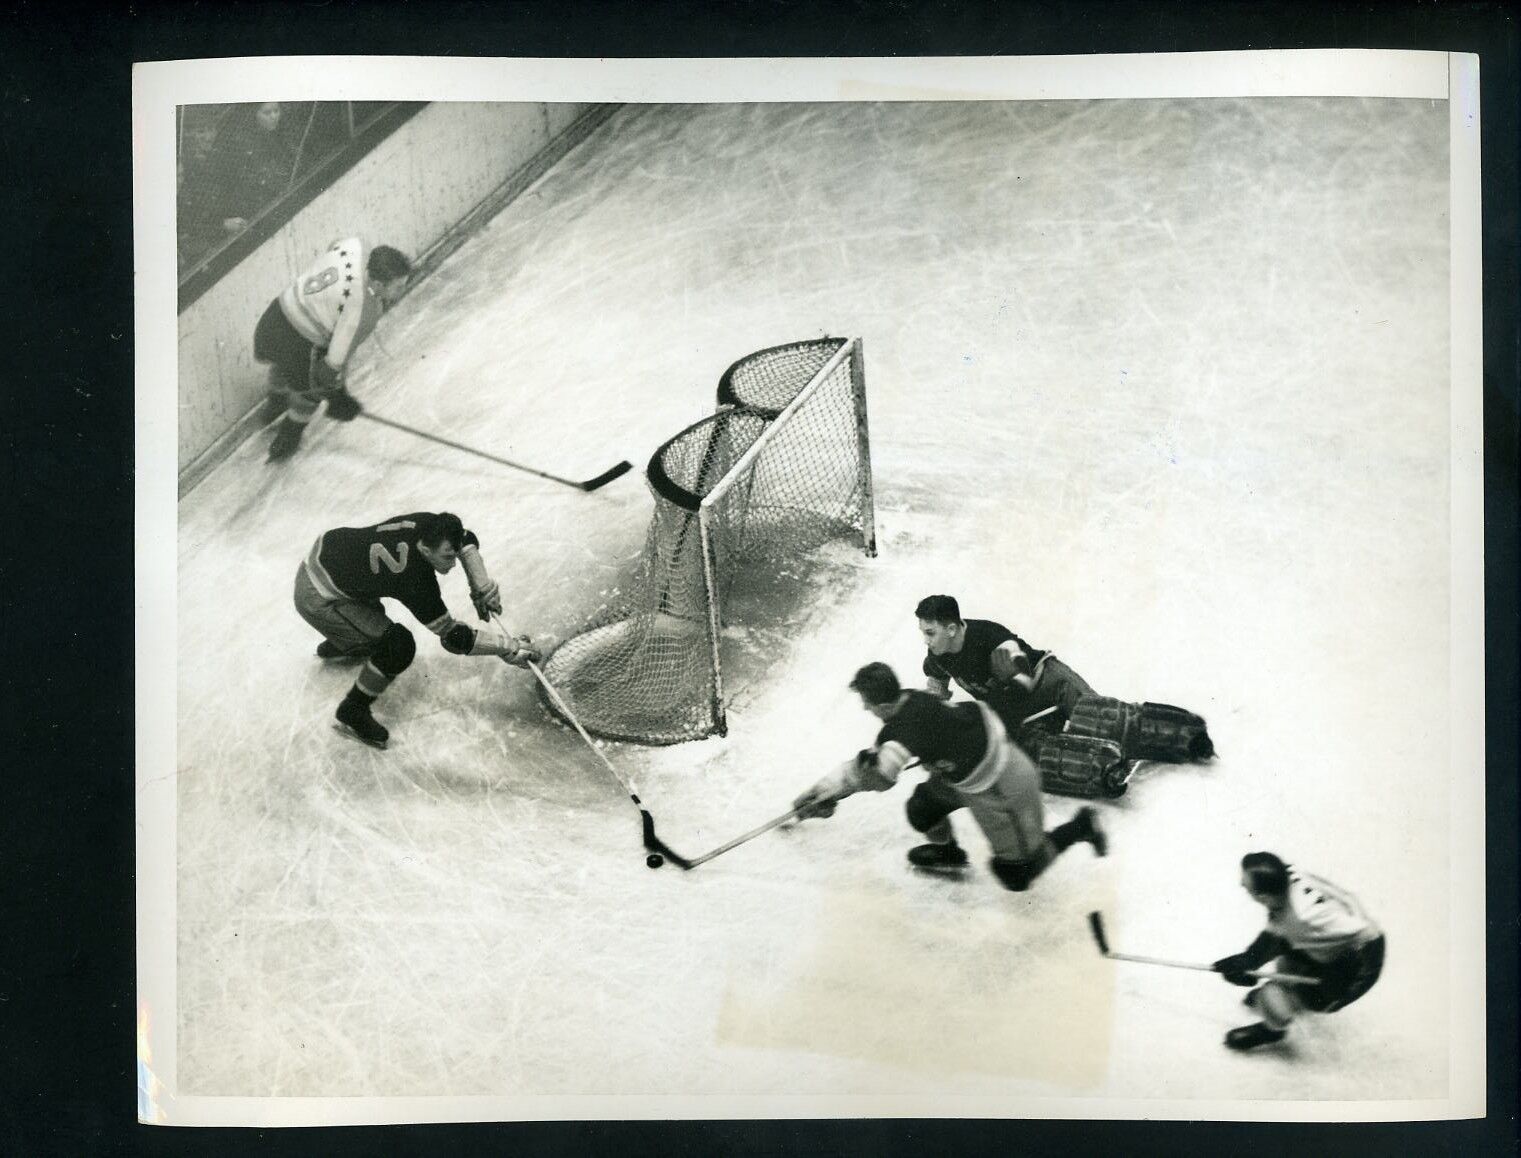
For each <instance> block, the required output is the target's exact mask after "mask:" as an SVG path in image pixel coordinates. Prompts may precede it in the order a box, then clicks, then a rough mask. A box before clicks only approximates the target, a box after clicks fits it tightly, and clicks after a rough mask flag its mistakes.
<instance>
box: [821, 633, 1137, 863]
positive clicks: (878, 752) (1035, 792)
mask: <svg viewBox="0 0 1521 1158" xmlns="http://www.w3.org/2000/svg"><path fill="white" fill-rule="evenodd" d="M850 686H851V688H852V689H854V690H855V691H856V692H857V693H858V694H859V695H860V697H861V702H862V704H864V705H865V707H866V710H867V711H869V712H871V713H872V715H874V716H876V717H877V718H878V719H879V720H881V721H882V730H881V731H880V732H878V733H877V741H876V744H875V745H873V746H872V747H870V748H866V749H863V750H862V751H861V752H859V753H857V755H856V756H855V757H854V758H853V759H850V760H847V761H845V763H844V764H842V765H841V766H840V767H839V768H837V769H835V770H834V771H833V772H831V773H830V774H829V775H827V776H825V777H824V778H823V779H822V780H820V781H819V782H818V783H817V784H815V785H814V786H813V787H812V788H810V789H808V791H806V792H804V793H803V794H802V795H801V796H799V797H798V798H797V800H796V801H794V802H793V804H794V807H795V808H796V809H797V810H798V816H799V819H806V818H807V817H810V816H830V815H832V814H833V813H834V810H835V805H836V803H837V802H838V801H840V800H842V799H843V798H845V797H846V796H849V795H850V794H851V793H853V792H858V791H861V790H863V789H864V790H867V791H871V792H882V791H884V790H886V789H888V788H891V787H892V786H893V785H894V784H896V783H897V781H898V777H899V775H901V774H902V772H903V770H904V769H905V768H907V767H909V765H910V763H911V762H912V761H914V760H917V761H919V762H920V763H921V764H923V765H924V767H925V768H926V769H927V770H928V772H929V778H928V779H927V780H925V781H924V783H922V784H920V785H919V787H917V788H916V789H915V790H914V793H913V795H912V796H910V797H909V799H908V822H909V824H910V825H912V826H913V827H914V828H915V829H916V830H917V831H919V832H922V833H923V834H924V835H925V836H927V837H929V843H928V844H922V845H919V846H917V847H915V848H913V849H910V850H909V854H908V859H909V861H910V862H911V863H913V864H914V865H916V866H917V867H920V868H959V867H960V866H962V865H964V864H966V862H967V855H966V851H965V850H964V849H962V847H961V846H960V845H959V844H957V843H956V838H955V834H954V833H953V832H952V830H951V822H950V819H949V813H950V812H952V811H954V810H955V809H957V808H961V807H966V808H968V809H970V810H971V813H972V816H973V818H974V819H975V820H976V821H977V825H978V827H979V828H981V829H982V831H983V834H984V835H985V836H986V837H987V839H988V843H989V844H990V845H991V846H992V848H993V859H992V861H991V862H990V866H991V868H992V870H993V872H994V874H995V875H996V876H997V877H998V879H999V881H1001V882H1002V883H1003V886H1004V887H1005V888H1007V889H1013V890H1014V891H1015V892H1023V891H1024V890H1025V889H1027V888H1029V887H1030V885H1031V884H1032V883H1033V882H1034V880H1035V878H1036V877H1038V876H1040V874H1041V873H1042V872H1044V871H1045V870H1046V868H1047V866H1048V865H1050V863H1051V862H1052V861H1053V860H1055V859H1056V858H1057V857H1058V856H1059V855H1061V853H1062V852H1063V850H1065V849H1066V848H1068V847H1069V846H1071V845H1073V844H1075V843H1077V842H1078V841H1086V842H1087V843H1088V844H1091V845H1092V846H1093V850H1094V852H1096V853H1097V854H1098V855H1099V856H1103V855H1104V854H1105V852H1106V851H1107V849H1108V841H1107V840H1106V838H1105V836H1104V832H1103V830H1102V829H1101V828H1100V827H1099V824H1098V817H1097V816H1096V814H1095V813H1094V811H1093V809H1091V808H1086V807H1085V808H1080V809H1078V811H1077V814H1076V815H1075V816H1074V817H1073V818H1072V819H1071V820H1069V821H1067V823H1065V824H1062V825H1059V826H1058V827H1056V828H1054V829H1052V830H1051V831H1050V832H1046V831H1045V830H1044V823H1045V820H1044V816H1045V813H1044V804H1043V801H1042V798H1041V791H1040V773H1039V771H1038V770H1037V769H1036V767H1035V765H1034V764H1032V763H1031V762H1030V758H1029V757H1028V756H1026V755H1025V754H1024V753H1023V752H1022V751H1020V750H1019V748H1017V747H1016V746H1015V745H1013V744H1011V743H1010V742H1009V739H1008V737H1007V735H1005V733H1004V728H1003V724H1002V723H1001V722H1000V721H999V719H998V716H997V715H996V714H994V713H993V712H992V711H991V710H990V709H989V708H988V706H987V705H985V704H981V703H964V702H963V703H960V704H954V705H951V704H945V703H942V702H941V701H940V700H938V699H936V698H935V697H934V696H931V695H929V694H928V693H926V692H919V691H905V690H904V689H903V688H902V686H901V685H900V684H899V683H898V677H897V675H896V674H894V672H893V670H892V668H890V667H888V666H887V665H886V664H885V663H869V664H867V665H866V666H865V667H863V668H861V670H860V671H858V672H856V674H855V678H854V679H853V680H851V682H850Z"/></svg>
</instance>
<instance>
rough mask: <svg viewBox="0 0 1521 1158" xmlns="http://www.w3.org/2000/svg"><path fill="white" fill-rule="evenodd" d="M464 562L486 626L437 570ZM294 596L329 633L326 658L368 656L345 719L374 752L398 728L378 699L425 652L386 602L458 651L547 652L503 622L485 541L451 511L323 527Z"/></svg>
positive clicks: (508, 657)
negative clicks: (454, 597)
mask: <svg viewBox="0 0 1521 1158" xmlns="http://www.w3.org/2000/svg"><path fill="white" fill-rule="evenodd" d="M456 562H459V563H461V564H463V566H464V569H465V578H466V579H467V580H468V582H469V584H470V601H471V603H473V604H474V605H475V610H476V614H477V615H479V616H480V617H481V619H483V620H485V621H486V622H485V623H484V624H483V625H482V626H480V627H471V626H469V625H468V624H464V623H460V622H459V621H458V620H456V619H455V618H454V617H453V616H452V615H450V614H449V609H448V608H447V607H445V606H444V600H443V596H442V595H441V594H440V592H439V588H438V576H439V575H446V574H448V573H449V572H450V571H452V570H453V569H454V564H455V563H456ZM294 598H295V603H296V611H297V613H298V614H299V615H300V616H301V618H302V619H304V620H306V622H307V623H309V624H311V625H312V626H313V627H314V628H316V629H317V630H318V631H319V632H321V634H322V642H321V643H319V644H318V645H317V655H318V656H319V657H321V658H322V659H343V658H352V659H363V660H364V666H363V667H362V668H360V670H359V675H358V677H357V678H356V679H355V680H354V686H353V687H351V688H350V689H349V692H348V695H346V696H345V697H344V698H343V702H342V703H340V704H339V705H338V711H337V713H336V716H337V719H338V722H339V723H340V724H341V725H343V727H344V728H346V729H348V731H349V732H351V733H352V734H353V735H354V736H356V737H358V738H359V739H360V740H362V741H364V742H365V743H366V744H369V745H371V746H372V747H375V748H384V747H385V746H386V741H387V740H388V739H389V737H390V733H389V732H388V731H387V730H386V728H385V727H384V726H383V725H382V724H379V723H377V722H376V720H375V717H374V716H373V715H371V713H370V705H371V704H373V703H374V702H375V699H376V697H377V696H379V695H380V693H381V692H383V691H385V690H386V688H388V687H390V686H391V681H392V680H394V679H395V678H396V677H397V676H399V675H400V674H401V673H402V672H404V671H406V670H407V668H408V667H410V666H411V664H412V660H413V657H415V656H416V654H417V644H416V643H415V642H414V641H413V639H412V633H411V632H410V631H408V630H407V629H406V628H405V627H403V626H402V625H401V624H399V623H393V622H391V620H390V618H389V617H388V616H387V615H386V613H385V608H384V607H382V606H381V603H380V601H381V600H382V599H395V600H396V601H397V602H399V603H400V604H401V605H402V606H403V607H405V608H406V609H407V610H408V611H410V612H411V613H412V614H413V615H415V616H416V617H417V620H418V622H420V623H422V624H423V625H424V626H426V627H427V629H428V630H429V631H431V632H433V634H434V635H436V636H438V638H439V642H440V643H441V644H443V647H444V650H445V651H448V652H452V653H453V654H455V655H495V656H500V657H501V658H502V659H504V660H505V661H506V662H508V663H510V664H514V665H516V666H518V667H526V666H527V665H528V663H529V662H530V661H533V660H537V659H538V658H539V652H538V651H536V650H535V649H534V647H533V643H532V641H531V640H530V639H529V638H528V637H527V636H518V637H516V638H514V637H512V636H511V635H509V634H508V633H507V631H506V629H505V628H503V627H502V626H501V624H500V623H499V622H498V621H497V620H496V618H495V616H497V615H499V614H501V610H502V594H501V588H500V587H499V586H498V585H497V583H496V581H495V580H494V579H492V578H491V575H490V573H489V572H487V570H486V564H485V561H484V560H482V559H481V552H480V540H479V539H478V538H476V536H475V532H474V531H468V530H466V529H465V527H464V525H463V524H462V523H461V522H460V520H459V516H458V515H452V514H450V513H449V512H447V511H442V512H439V513H437V514H435V513H433V512H431V511H419V512H417V513H415V514H409V515H397V516H396V517H395V518H393V519H387V520H386V521H385V522H383V523H378V524H376V525H375V526H372V527H335V528H333V529H332V530H330V531H324V532H323V533H322V534H321V535H318V536H317V541H316V542H315V543H313V544H312V549H311V551H309V552H308V553H307V556H306V558H305V559H304V560H303V561H302V563H301V565H300V566H299V567H297V568H296V587H295V593H294Z"/></svg>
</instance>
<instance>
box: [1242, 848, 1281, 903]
mask: <svg viewBox="0 0 1521 1158" xmlns="http://www.w3.org/2000/svg"><path fill="white" fill-rule="evenodd" d="M1241 887H1242V888H1244V889H1245V890H1246V891H1247V895H1248V896H1250V897H1251V898H1252V900H1254V901H1256V902H1257V903H1258V904H1259V905H1261V906H1262V907H1263V908H1265V909H1266V910H1267V911H1268V912H1270V913H1276V912H1278V911H1279V910H1280V909H1282V908H1283V907H1284V905H1285V904H1287V903H1288V895H1289V866H1288V865H1286V864H1284V863H1283V861H1282V860H1280V859H1279V858H1278V857H1276V856H1274V855H1273V854H1272V853H1270V852H1249V853H1247V854H1246V855H1245V856H1244V857H1242V858H1241Z"/></svg>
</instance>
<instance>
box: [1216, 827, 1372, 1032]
mask: <svg viewBox="0 0 1521 1158" xmlns="http://www.w3.org/2000/svg"><path fill="white" fill-rule="evenodd" d="M1241 887H1242V888H1244V889H1245V890H1246V892H1247V895H1248V896H1250V897H1251V898H1252V900H1254V901H1256V902H1257V903H1258V904H1259V905H1261V906H1262V907H1263V908H1264V909H1266V910H1267V914H1268V919H1267V928H1265V929H1264V930H1263V931H1262V933H1261V934H1259V935H1258V937H1257V939H1256V940H1255V941H1253V942H1252V943H1251V944H1250V945H1249V946H1247V948H1246V950H1245V951H1244V952H1241V953H1233V954H1232V955H1231V956H1229V957H1222V958H1220V960H1218V961H1216V962H1215V966H1214V967H1215V971H1216V972H1217V973H1222V974H1224V976H1225V979H1226V980H1227V981H1229V982H1230V983H1231V984H1232V985H1247V986H1255V988H1254V989H1252V991H1251V992H1250V993H1248V994H1247V995H1246V1004H1247V1005H1248V1006H1250V1007H1251V1008H1252V1009H1255V1010H1256V1011H1257V1012H1258V1013H1260V1014H1261V1015H1262V1020H1261V1021H1259V1022H1257V1023H1255V1024H1253V1025H1243V1026H1239V1027H1237V1028H1236V1029H1233V1030H1231V1031H1230V1032H1229V1033H1227V1034H1226V1035H1225V1044H1226V1045H1227V1046H1229V1047H1230V1048H1231V1049H1239V1050H1247V1049H1255V1048H1257V1047H1258V1046H1259V1045H1271V1044H1272V1043H1274V1042H1278V1041H1282V1040H1283V1038H1284V1036H1285V1034H1287V1033H1288V1028H1289V1023H1290V1022H1292V1021H1293V1020H1294V1018H1295V1017H1297V1016H1298V1015H1299V1014H1300V1013H1301V1012H1303V1011H1306V1010H1308V1011H1310V1012H1312V1013H1333V1012H1335V1011H1336V1010H1338V1009H1342V1008H1344V1007H1345V1006H1348V1005H1351V1004H1352V1003H1353V1002H1354V1001H1356V1000H1357V999H1358V998H1359V997H1361V996H1362V995H1363V994H1364V993H1367V992H1368V990H1370V989H1372V988H1373V983H1374V982H1375V981H1377V980H1378V978H1379V974H1380V973H1382V972H1383V969H1384V933H1383V930H1382V929H1380V928H1379V927H1378V925H1377V924H1375V923H1374V922H1373V920H1372V919H1371V918H1370V917H1369V916H1368V914H1367V913H1365V912H1364V911H1363V907H1362V906H1361V905H1360V904H1358V902H1357V898H1356V897H1354V896H1353V895H1352V894H1351V893H1349V892H1347V891H1346V890H1345V889H1340V888H1338V887H1337V886H1335V885H1333V884H1332V883H1331V882H1330V881H1327V880H1324V879H1322V878H1320V877H1317V876H1312V875H1311V874H1309V873H1307V872H1301V871H1299V870H1297V869H1295V868H1294V867H1293V866H1292V865H1288V864H1285V863H1284V862H1283V861H1282V860H1280V859H1279V858H1278V857H1276V856H1274V855H1273V854H1272V853H1270V852H1249V853H1247V854H1246V856H1244V857H1242V858H1241ZM1274 960H1276V961H1277V962H1278V970H1279V972H1282V973H1286V974H1288V975H1290V976H1297V977H1310V978H1314V979H1315V980H1317V981H1318V982H1319V984H1318V985H1301V984H1295V983H1292V982H1286V981H1274V980H1271V979H1269V980H1267V981H1264V982H1263V983H1262V984H1260V985H1258V984H1257V982H1258V978H1257V977H1254V976H1253V975H1252V972H1251V971H1252V970H1255V969H1261V968H1262V967H1263V966H1264V965H1266V964H1267V963H1268V962H1270V961H1274Z"/></svg>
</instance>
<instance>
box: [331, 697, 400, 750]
mask: <svg viewBox="0 0 1521 1158" xmlns="http://www.w3.org/2000/svg"><path fill="white" fill-rule="evenodd" d="M336 716H337V719H338V723H339V725H340V727H339V729H338V731H339V732H340V733H341V734H343V735H346V736H352V737H353V738H354V739H356V740H358V741H359V742H360V743H361V744H368V745H369V746H370V747H372V748H380V749H382V750H384V749H385V746H386V741H387V740H389V739H390V738H391V733H390V732H388V731H386V729H385V726H384V725H383V724H379V723H377V722H376V721H375V717H374V716H372V715H370V705H369V704H366V703H362V702H360V701H359V700H356V699H353V698H351V697H345V698H344V700H343V702H342V703H341V704H339V705H338V711H337V713H336Z"/></svg>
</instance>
